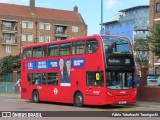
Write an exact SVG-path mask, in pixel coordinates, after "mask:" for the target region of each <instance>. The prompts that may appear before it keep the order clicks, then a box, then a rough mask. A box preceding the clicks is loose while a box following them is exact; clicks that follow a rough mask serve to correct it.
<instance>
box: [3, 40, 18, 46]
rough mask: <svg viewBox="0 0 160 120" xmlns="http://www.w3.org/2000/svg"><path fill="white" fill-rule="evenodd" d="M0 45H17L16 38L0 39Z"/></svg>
mask: <svg viewBox="0 0 160 120" xmlns="http://www.w3.org/2000/svg"><path fill="white" fill-rule="evenodd" d="M1 45H17V39H10V40H9V39H1Z"/></svg>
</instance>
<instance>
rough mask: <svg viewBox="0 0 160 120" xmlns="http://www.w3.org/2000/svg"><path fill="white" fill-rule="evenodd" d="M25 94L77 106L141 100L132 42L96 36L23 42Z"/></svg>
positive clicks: (23, 91)
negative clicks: (138, 95)
mask: <svg viewBox="0 0 160 120" xmlns="http://www.w3.org/2000/svg"><path fill="white" fill-rule="evenodd" d="M21 77H22V78H21V79H22V82H21V86H22V92H21V98H22V99H29V100H33V102H39V101H50V102H62V103H73V104H74V105H75V106H83V105H84V104H85V105H105V104H127V103H134V102H136V95H137V88H136V72H135V62H134V55H133V50H132V45H131V43H130V41H129V40H128V39H127V38H125V37H120V36H112V35H103V36H100V35H93V36H84V37H79V38H71V39H66V40H61V41H53V42H47V43H41V44H33V45H28V46H24V47H23V52H22V58H21Z"/></svg>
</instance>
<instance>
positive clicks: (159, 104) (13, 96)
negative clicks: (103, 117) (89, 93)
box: [0, 93, 160, 107]
mask: <svg viewBox="0 0 160 120" xmlns="http://www.w3.org/2000/svg"><path fill="white" fill-rule="evenodd" d="M1 96H3V97H8V98H10V99H21V95H20V94H19V93H15V94H5V93H0V97H1ZM132 105H134V106H145V107H160V102H150V101H137V102H136V103H133V104H132Z"/></svg>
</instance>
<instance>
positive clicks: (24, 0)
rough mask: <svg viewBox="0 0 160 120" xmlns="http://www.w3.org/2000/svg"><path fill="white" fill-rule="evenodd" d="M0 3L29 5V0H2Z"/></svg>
mask: <svg viewBox="0 0 160 120" xmlns="http://www.w3.org/2000/svg"><path fill="white" fill-rule="evenodd" d="M0 3H10V4H19V5H29V0H0Z"/></svg>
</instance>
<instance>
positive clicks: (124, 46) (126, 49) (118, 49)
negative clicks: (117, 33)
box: [102, 36, 132, 54]
mask: <svg viewBox="0 0 160 120" xmlns="http://www.w3.org/2000/svg"><path fill="white" fill-rule="evenodd" d="M102 38H103V45H104V49H105V52H106V53H108V54H132V49H131V45H130V43H129V41H128V40H127V39H126V38H119V37H112V36H111V37H106V36H105V37H102Z"/></svg>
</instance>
